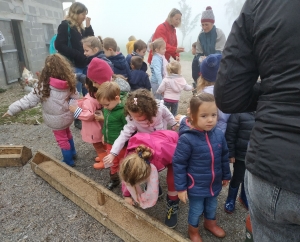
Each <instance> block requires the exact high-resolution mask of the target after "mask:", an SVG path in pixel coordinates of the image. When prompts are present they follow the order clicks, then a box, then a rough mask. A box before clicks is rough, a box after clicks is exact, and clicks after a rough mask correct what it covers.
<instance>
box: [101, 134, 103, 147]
mask: <svg viewBox="0 0 300 242" xmlns="http://www.w3.org/2000/svg"><path fill="white" fill-rule="evenodd" d="M101 141H102V144H103V145H104V135H102V138H101Z"/></svg>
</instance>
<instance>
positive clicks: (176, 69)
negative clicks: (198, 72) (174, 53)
mask: <svg viewBox="0 0 300 242" xmlns="http://www.w3.org/2000/svg"><path fill="white" fill-rule="evenodd" d="M167 71H168V76H166V77H165V78H164V79H163V81H162V83H161V84H160V86H159V88H158V89H157V93H159V94H163V96H164V104H165V106H166V107H167V108H169V109H171V113H172V114H173V115H174V116H176V115H177V109H178V102H179V99H180V93H181V91H182V90H185V91H191V90H193V87H192V86H191V85H188V84H187V82H186V80H185V79H184V77H183V76H182V75H181V65H180V63H179V62H178V61H171V62H170V63H169V64H168V65H167Z"/></svg>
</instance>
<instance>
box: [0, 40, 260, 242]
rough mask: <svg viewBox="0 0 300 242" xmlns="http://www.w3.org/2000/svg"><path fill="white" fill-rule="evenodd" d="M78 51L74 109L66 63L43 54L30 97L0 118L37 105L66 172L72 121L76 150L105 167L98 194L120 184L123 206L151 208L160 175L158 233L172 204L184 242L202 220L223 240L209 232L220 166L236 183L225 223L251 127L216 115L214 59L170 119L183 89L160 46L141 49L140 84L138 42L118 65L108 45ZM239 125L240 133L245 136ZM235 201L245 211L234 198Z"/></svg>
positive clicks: (195, 235)
mask: <svg viewBox="0 0 300 242" xmlns="http://www.w3.org/2000/svg"><path fill="white" fill-rule="evenodd" d="M82 43H83V48H84V54H85V55H86V56H87V58H88V66H87V68H86V70H85V72H84V73H86V76H87V77H86V81H85V87H86V89H87V94H86V95H85V96H84V97H82V98H80V99H79V94H78V92H77V91H76V88H75V86H76V78H75V75H74V73H73V70H72V67H71V65H70V63H69V62H68V61H67V60H66V59H65V58H64V57H63V56H61V55H60V54H53V55H50V56H48V57H47V58H46V60H45V66H44V68H43V70H42V72H41V75H40V77H39V83H38V87H37V88H36V89H35V90H34V91H33V92H31V93H29V94H28V95H26V96H25V97H23V98H22V99H20V100H18V101H16V102H14V103H13V104H11V105H10V106H9V109H8V111H7V113H5V114H4V115H3V116H8V115H14V114H16V113H17V112H19V111H21V110H25V109H28V108H31V107H34V106H36V105H37V104H38V103H39V102H40V103H41V104H42V111H43V118H44V122H45V124H46V125H47V126H48V127H50V128H51V129H52V130H53V133H54V136H55V138H56V140H57V143H58V145H59V147H60V148H61V151H62V155H63V162H65V163H66V164H68V165H70V166H75V162H74V159H75V158H76V150H75V146H74V142H73V138H72V134H71V131H70V128H69V127H70V125H71V123H72V121H73V119H74V118H77V119H80V120H81V121H82V130H81V135H82V140H83V141H85V142H88V143H91V144H93V146H94V149H95V151H96V153H97V157H96V158H95V164H94V168H95V169H105V168H108V167H110V181H109V183H108V184H107V188H108V189H110V190H112V189H113V188H115V187H117V186H118V185H119V184H120V183H121V181H122V191H123V195H124V198H125V201H126V202H127V203H129V204H132V205H139V206H140V207H141V208H148V207H152V206H154V205H155V204H156V202H157V199H158V197H159V196H160V195H162V189H161V187H160V185H159V172H160V171H162V170H164V169H165V168H167V186H168V191H167V196H166V199H167V213H166V218H165V224H166V225H167V226H169V227H170V228H174V227H175V226H176V224H177V215H178V209H179V206H178V205H179V201H180V200H181V201H182V202H184V203H186V202H187V201H189V214H188V223H189V225H188V233H189V237H190V238H191V240H192V241H202V240H201V236H200V234H199V230H198V224H199V219H200V216H201V215H202V214H204V227H205V228H206V229H207V230H209V231H210V232H211V233H213V234H214V235H215V236H217V237H224V236H225V231H224V230H223V229H222V228H221V227H219V226H218V225H217V223H216V210H217V196H218V194H219V193H220V191H221V189H222V186H226V185H227V184H228V183H229V181H230V179H231V173H230V168H229V160H230V161H231V162H233V163H234V168H235V169H237V170H238V173H239V174H237V175H235V174H236V172H234V175H233V178H235V180H231V182H230V188H229V194H228V198H227V200H226V204H225V211H227V212H229V213H232V212H233V211H234V206H235V199H236V196H237V191H238V188H239V185H240V183H242V179H241V178H242V177H243V172H244V169H245V167H244V166H243V165H242V164H243V159H244V155H245V150H246V149H247V139H249V135H250V131H251V124H252V122H254V118H253V114H247V116H246V115H239V116H236V115H231V116H230V115H228V114H224V113H222V112H221V111H220V110H218V108H217V106H216V104H215V100H214V96H213V95H212V94H213V84H214V82H215V80H216V75H217V71H218V67H219V63H220V59H221V55H210V56H208V57H206V59H205V60H204V61H203V62H202V64H201V77H200V78H199V80H198V95H195V96H193V97H192V98H191V100H190V103H189V109H188V112H187V113H188V116H182V115H177V116H176V114H177V109H178V100H179V98H180V93H181V91H182V90H186V91H192V90H193V88H192V86H190V85H188V84H187V83H186V80H185V79H184V78H183V77H182V76H181V66H180V63H179V62H177V61H171V62H170V63H168V62H167V61H166V59H165V58H164V53H165V49H166V44H165V42H164V40H163V39H157V40H154V42H152V43H151V48H152V50H153V53H154V55H153V59H152V63H151V65H150V67H151V73H152V75H151V77H150V80H149V76H148V74H147V73H146V71H147V64H146V63H145V62H144V61H143V57H144V55H145V52H146V49H147V45H146V44H145V42H143V41H142V40H137V41H135V42H134V43H133V51H132V53H131V54H129V55H128V56H127V57H126V58H125V57H124V56H123V54H122V53H118V52H117V44H116V41H115V40H114V39H112V38H105V39H104V40H103V41H102V39H98V38H97V37H88V38H86V39H83V41H82ZM129 64H130V65H129ZM151 90H152V92H151ZM161 94H163V95H161ZM162 98H163V100H160V99H162ZM73 99H75V100H77V102H74V101H73ZM170 110H171V111H170ZM251 115H252V116H251ZM175 116H176V117H175ZM229 116H230V118H229ZM228 118H229V120H228ZM231 122H232V123H231ZM240 123H242V125H243V123H246V125H247V132H246V134H245V132H244V130H243V129H242V130H241V129H240V128H241V127H240ZM227 125H228V127H227V129H226V126H227ZM177 129H179V131H178V132H176V131H175V130H177ZM241 132H244V133H241ZM224 133H225V136H224ZM225 137H226V139H228V140H227V142H226V139H225ZM236 137H237V138H236ZM229 140H230V141H229ZM241 140H243V142H240V141H241ZM227 143H228V146H229V151H228V147H227ZM241 143H242V144H241ZM237 150H242V151H241V152H239V151H237ZM142 184H145V186H144V188H143V189H142V187H141V185H142ZM242 192H243V189H242ZM241 199H242V201H243V203H244V204H245V205H247V204H246V200H245V197H244V195H243V194H242V196H241Z"/></svg>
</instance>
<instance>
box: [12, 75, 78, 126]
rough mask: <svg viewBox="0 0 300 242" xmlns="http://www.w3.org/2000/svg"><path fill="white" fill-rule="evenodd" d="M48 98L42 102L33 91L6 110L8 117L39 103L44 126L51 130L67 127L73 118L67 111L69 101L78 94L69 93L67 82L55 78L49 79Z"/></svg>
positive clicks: (76, 97)
mask: <svg viewBox="0 0 300 242" xmlns="http://www.w3.org/2000/svg"><path fill="white" fill-rule="evenodd" d="M50 89H51V91H50V97H49V98H47V99H46V100H45V101H42V99H41V96H40V95H38V94H35V93H34V91H32V92H30V93H29V94H28V95H26V96H24V97H23V98H21V99H20V100H18V101H15V102H14V103H13V104H11V105H10V106H9V108H8V114H9V115H15V114H16V113H18V112H20V111H23V110H26V109H29V108H33V107H35V106H37V105H38V103H40V102H41V104H42V111H43V119H44V122H45V124H46V125H47V126H48V127H49V128H51V129H53V130H61V129H65V128H67V127H69V126H70V125H71V124H72V122H73V120H74V118H73V113H71V112H70V111H69V103H68V102H69V100H70V98H72V99H78V98H79V94H78V92H76V93H75V94H72V95H71V93H70V90H69V88H68V86H67V82H66V81H63V80H59V79H56V78H52V77H51V78H50Z"/></svg>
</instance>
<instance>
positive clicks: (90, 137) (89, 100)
mask: <svg viewBox="0 0 300 242" xmlns="http://www.w3.org/2000/svg"><path fill="white" fill-rule="evenodd" d="M85 86H86V88H87V90H88V91H89V93H88V94H87V95H85V96H84V97H83V98H82V99H80V100H78V106H77V107H76V106H72V105H70V111H71V112H72V113H74V118H78V119H79V120H81V121H82V129H81V137H82V140H83V141H84V142H87V143H91V144H93V146H94V148H95V150H96V153H97V155H98V157H97V158H96V159H95V161H96V162H99V161H101V160H102V159H103V157H104V156H105V154H106V152H105V148H104V146H103V144H102V132H101V123H100V122H99V121H97V120H96V119H95V112H96V111H97V110H100V109H101V105H100V104H99V102H98V101H97V99H96V97H95V94H96V92H97V90H98V89H97V88H96V87H93V83H92V82H91V81H90V80H89V79H88V78H87V79H86V82H85ZM102 118H103V116H102ZM99 119H100V118H98V120H99ZM101 121H102V122H103V119H102V120H101Z"/></svg>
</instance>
